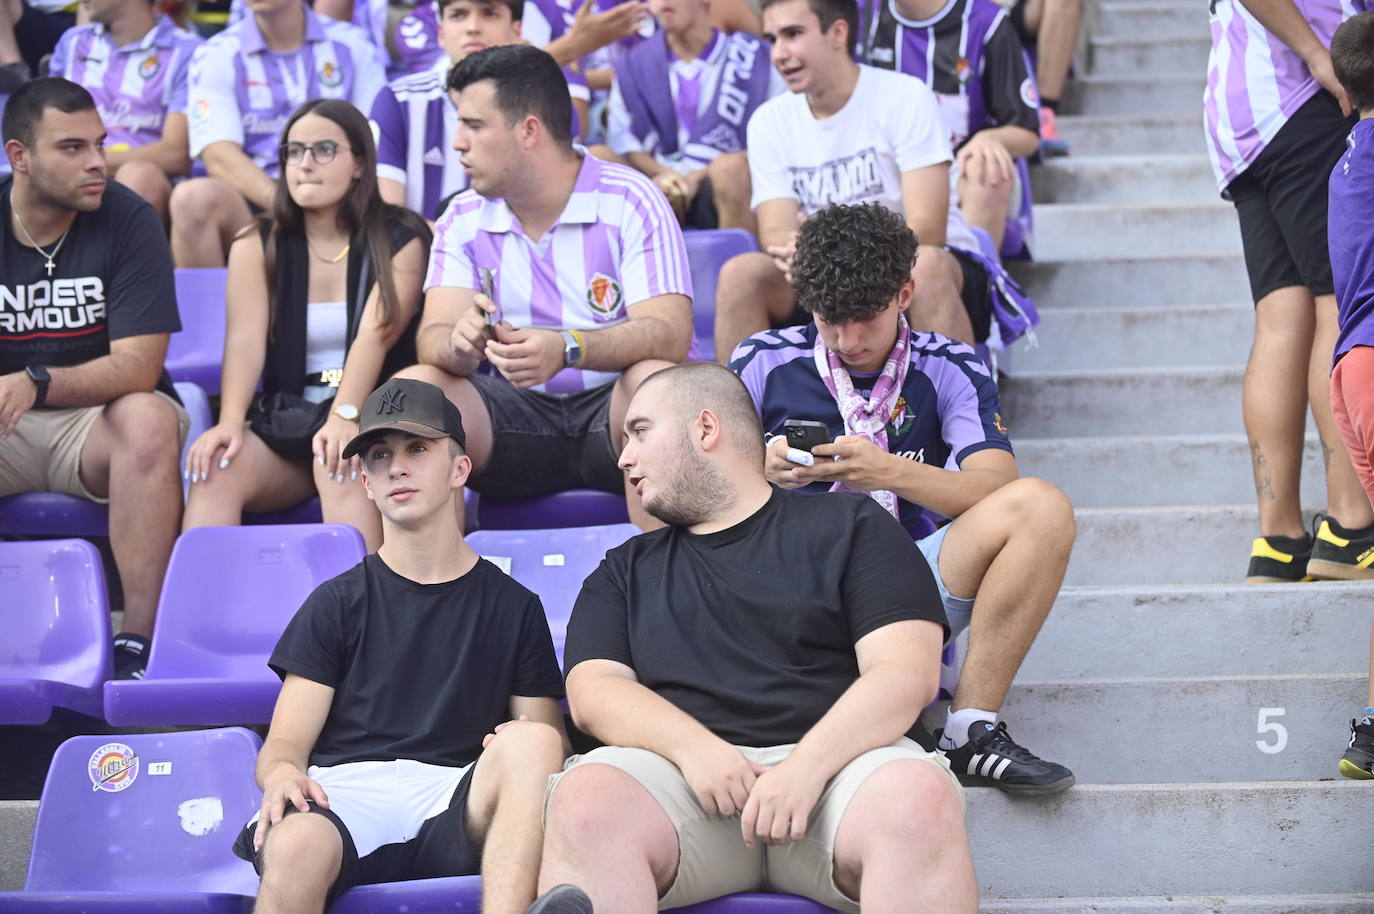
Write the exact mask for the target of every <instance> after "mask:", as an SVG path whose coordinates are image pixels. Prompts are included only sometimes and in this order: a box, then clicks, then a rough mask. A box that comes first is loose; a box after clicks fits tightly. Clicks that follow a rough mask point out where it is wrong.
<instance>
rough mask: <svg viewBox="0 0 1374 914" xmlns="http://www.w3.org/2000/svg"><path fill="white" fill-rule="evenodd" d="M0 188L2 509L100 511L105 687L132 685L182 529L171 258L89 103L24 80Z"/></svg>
mask: <svg viewBox="0 0 1374 914" xmlns="http://www.w3.org/2000/svg"><path fill="white" fill-rule="evenodd" d="M0 129H3V133H4V138H5V154H6V156H8V158H9V162H10V167H11V168H12V169H13V171H14V175H13V178H11V179H7V180H4V181H0V496H3V495H12V494H14V493H16V492H65V493H68V494H70V495H78V496H81V497H83V498H89V499H91V500H93V501H99V502H104V501H108V502H109V504H110V520H109V533H110V548H111V549H112V550H114V559H115V564H116V565H117V566H118V567H119V576H120V579H121V580H122V581H123V585H124V633H123V634H121V635H120V636H119V637H117V638H116V639H115V675H116V677H118V678H134V679H138V678H142V676H143V668H144V667H145V666H146V665H147V647H148V641H147V639H148V637H149V636H150V635H152V632H153V617H154V615H155V613H156V612H157V601H158V595H159V593H160V592H161V590H162V576H163V573H164V572H165V571H166V570H167V559H168V557H169V556H170V555H171V552H172V543H173V542H174V541H175V540H176V535H177V531H178V530H179V529H180V527H181V479H180V478H179V475H178V471H177V463H178V458H179V454H180V446H179V441H180V438H181V436H183V435H185V433H186V427H187V424H188V423H187V420H186V413H185V410H183V409H182V408H181V405H180V404H179V403H178V402H177V400H176V394H175V392H174V391H173V389H172V385H171V381H170V380H169V379H168V377H167V375H166V373H165V372H164V371H163V368H162V364H163V359H164V357H165V356H166V353H167V338H168V336H169V335H170V334H172V333H175V332H176V331H178V330H180V329H181V322H180V320H179V318H178V317H177V303H176V292H175V288H174V284H173V280H172V256H171V252H170V251H169V249H168V247H167V238H166V236H165V235H164V234H163V230H162V222H161V220H159V219H158V217H157V213H155V212H154V211H153V209H152V207H150V206H149V205H148V204H147V203H145V202H144V201H143V200H142V199H141V198H140V197H138V196H137V195H136V194H134V193H133V192H132V191H130V190H128V189H127V188H125V187H123V186H122V185H120V184H114V183H108V182H107V175H106V164H105V152H104V149H103V144H104V142H105V127H104V125H103V124H102V123H101V120H100V114H99V113H98V112H97V111H96V107H95V101H94V100H93V99H92V98H91V94H90V93H89V92H87V91H86V90H85V89H83V88H81V87H80V86H78V85H77V84H76V83H73V82H68V81H67V80H65V79H50V78H43V79H35V80H33V81H32V82H30V83H27V84H25V85H24V86H22V87H20V89H19V90H18V91H17V92H15V93H14V95H12V96H10V100H9V102H8V104H6V106H5V115H4V124H3V128H0Z"/></svg>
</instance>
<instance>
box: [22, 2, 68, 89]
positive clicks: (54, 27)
mask: <svg viewBox="0 0 1374 914" xmlns="http://www.w3.org/2000/svg"><path fill="white" fill-rule="evenodd" d="M75 24H76V14H75V13H47V12H44V11H43V10H40V9H35V8H34V7H32V6H29V5H28V4H27V3H25V4H24V8H23V11H22V12H21V13H20V15H19V21H17V22H16V23H15V24H14V40H15V41H16V42H18V44H19V52H20V53H21V54H23V55H24V63H26V64H28V65H29V72H30V73H32V74H34V75H35V76H41V75H42V74H41V73H39V72H38V65H39V64H40V63H41V62H42V60H43V58H44V57H46V56H48V55H49V54H51V53H52V51H53V48H55V47H57V41H58V39H59V38H61V37H62V33H63V32H65V31H67V29H69V28H71V27H72V26H73V25H75Z"/></svg>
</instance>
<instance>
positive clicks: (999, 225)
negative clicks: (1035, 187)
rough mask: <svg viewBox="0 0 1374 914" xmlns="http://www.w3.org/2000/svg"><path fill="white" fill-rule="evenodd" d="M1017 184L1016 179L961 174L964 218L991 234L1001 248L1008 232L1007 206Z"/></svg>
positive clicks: (960, 195)
mask: <svg viewBox="0 0 1374 914" xmlns="http://www.w3.org/2000/svg"><path fill="white" fill-rule="evenodd" d="M1015 186H1016V182H1014V181H1003V182H1002V183H1000V184H985V183H983V181H982V180H978V179H977V177H976V176H971V175H960V177H959V208H960V209H961V210H963V212H964V221H965V222H967V223H968V224H969V225H976V226H978V227H979V228H981V229H982V230H983V231H985V232H987V233H988V234H989V235H991V236H992V242H993V244H994V245H996V246H997V248H998V249H1001V247H1002V236H1003V235H1005V234H1006V232H1007V207H1008V206H1009V205H1010V203H1011V192H1012V190H1013V189H1015Z"/></svg>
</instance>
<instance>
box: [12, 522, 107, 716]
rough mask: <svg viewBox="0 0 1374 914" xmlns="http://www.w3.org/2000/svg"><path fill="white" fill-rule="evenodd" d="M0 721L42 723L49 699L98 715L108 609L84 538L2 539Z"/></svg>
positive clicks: (96, 557)
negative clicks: (28, 540) (21, 540)
mask: <svg viewBox="0 0 1374 914" xmlns="http://www.w3.org/2000/svg"><path fill="white" fill-rule="evenodd" d="M0 630H3V631H4V633H5V635H4V638H3V639H0V724H41V723H43V722H44V721H46V720H47V719H48V718H49V717H50V716H51V715H52V709H53V707H54V706H59V707H64V708H71V709H72V710H74V711H80V712H82V713H83V714H90V715H93V716H95V717H99V716H100V686H101V683H102V682H104V681H105V680H106V679H108V678H109V676H110V671H111V670H110V667H111V654H110V609H109V604H108V602H107V600H106V596H105V573H104V571H103V570H102V569H101V565H100V553H99V552H98V551H96V548H95V547H94V546H92V545H91V544H90V543H88V542H86V541H85V540H47V541H42V542H19V543H0Z"/></svg>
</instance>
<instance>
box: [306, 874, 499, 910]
mask: <svg viewBox="0 0 1374 914" xmlns="http://www.w3.org/2000/svg"><path fill="white" fill-rule="evenodd" d="M481 910H482V877H481V876H446V877H444V878H442V879H412V880H409V881H407V882H383V883H379V884H377V885H360V886H357V887H355V888H352V889H349V890H348V891H347V892H345V893H344V894H343V895H342V896H340V897H339V900H338V901H336V902H334V906H333V907H331V908H330V909H329V914H393V912H394V914H479V912H480V911H481Z"/></svg>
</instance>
